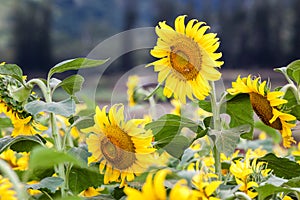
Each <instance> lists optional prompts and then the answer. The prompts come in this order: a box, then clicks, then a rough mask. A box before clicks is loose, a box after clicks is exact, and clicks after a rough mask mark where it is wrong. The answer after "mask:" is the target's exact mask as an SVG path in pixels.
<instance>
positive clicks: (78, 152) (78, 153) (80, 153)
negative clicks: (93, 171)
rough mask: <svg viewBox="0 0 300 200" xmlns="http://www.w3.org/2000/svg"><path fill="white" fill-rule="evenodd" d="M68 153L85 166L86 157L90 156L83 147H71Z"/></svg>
mask: <svg viewBox="0 0 300 200" xmlns="http://www.w3.org/2000/svg"><path fill="white" fill-rule="evenodd" d="M68 153H69V154H71V155H73V156H74V157H75V158H77V159H78V160H82V161H83V162H85V163H86V164H87V163H88V157H89V156H90V155H91V154H90V153H89V152H88V151H87V149H86V148H84V147H72V148H71V149H69V151H68Z"/></svg>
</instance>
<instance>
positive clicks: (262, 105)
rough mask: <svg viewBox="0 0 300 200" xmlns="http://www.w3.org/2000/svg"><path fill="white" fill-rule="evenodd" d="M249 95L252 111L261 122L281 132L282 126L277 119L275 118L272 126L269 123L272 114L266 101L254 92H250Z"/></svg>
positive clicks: (270, 107)
mask: <svg viewBox="0 0 300 200" xmlns="http://www.w3.org/2000/svg"><path fill="white" fill-rule="evenodd" d="M249 95H250V101H251V104H252V107H253V110H254V111H255V113H256V114H257V115H258V117H259V118H260V119H261V121H262V122H263V123H265V124H266V125H268V126H270V127H272V128H275V129H277V130H281V129H282V124H281V121H280V119H279V118H277V119H276V120H275V121H274V122H273V123H272V124H271V123H270V119H272V117H273V112H272V106H271V105H270V102H269V101H268V99H267V98H266V97H264V96H262V95H260V94H257V93H254V92H251V93H250V94H249Z"/></svg>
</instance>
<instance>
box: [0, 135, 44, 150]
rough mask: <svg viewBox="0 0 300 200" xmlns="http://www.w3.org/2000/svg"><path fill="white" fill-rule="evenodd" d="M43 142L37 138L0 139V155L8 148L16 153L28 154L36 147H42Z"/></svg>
mask: <svg viewBox="0 0 300 200" xmlns="http://www.w3.org/2000/svg"><path fill="white" fill-rule="evenodd" d="M43 144H44V141H43V140H41V138H40V137H38V136H18V137H4V138H0V153H1V152H3V151H4V150H5V149H7V148H8V147H10V148H11V149H12V150H14V151H17V152H24V151H26V152H29V151H31V150H32V149H33V148H34V147H36V146H37V145H43Z"/></svg>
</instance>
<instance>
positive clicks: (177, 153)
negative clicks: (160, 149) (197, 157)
mask: <svg viewBox="0 0 300 200" xmlns="http://www.w3.org/2000/svg"><path fill="white" fill-rule="evenodd" d="M189 146H190V141H189V139H188V138H186V137H184V136H182V135H177V136H175V137H174V138H173V139H172V141H171V142H170V143H168V144H167V145H166V146H164V150H166V151H167V152H168V153H169V154H170V155H172V156H173V157H175V158H180V157H181V156H182V154H183V153H184V151H185V150H186V149H187V148H188V147H189Z"/></svg>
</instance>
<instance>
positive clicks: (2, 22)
mask: <svg viewBox="0 0 300 200" xmlns="http://www.w3.org/2000/svg"><path fill="white" fill-rule="evenodd" d="M0 4H1V7H0V47H1V48H0V55H1V61H2V60H5V61H8V62H9V61H11V62H14V63H17V64H19V65H20V66H22V67H24V68H25V69H26V70H35V71H36V70H39V71H40V70H48V69H49V68H50V67H51V66H52V65H53V64H55V63H57V62H59V61H61V60H65V59H68V58H73V57H80V56H86V55H87V54H88V53H89V51H91V50H92V49H93V48H94V47H95V46H96V45H97V44H98V43H99V42H101V41H103V40H104V39H106V38H108V37H110V36H112V35H114V34H117V33H119V32H121V31H123V30H129V29H132V28H138V27H149V26H155V25H156V24H157V22H158V21H162V20H166V21H167V23H168V24H171V25H172V26H173V21H174V19H175V18H176V17H177V16H178V15H180V14H188V19H191V18H197V19H199V20H203V21H206V22H207V23H208V24H209V25H210V26H211V27H212V31H213V32H217V33H218V36H219V37H220V39H221V48H220V50H221V51H222V52H223V58H222V59H223V60H224V61H225V66H224V67H226V68H240V69H241V68H244V69H246V68H249V67H253V68H273V67H274V66H283V65H286V64H287V63H289V62H290V61H292V60H295V59H297V58H299V57H300V56H299V54H300V50H299V49H300V12H299V11H300V1H299V0H285V1H282V0H263V1H261V0H239V1H235V0H201V1H200V0H176V1H174V0H164V1H160V0H153V1H139V0H124V1H122V0H111V1H104V0H102V1H99V0H23V1H20V0H14V1H9V3H8V1H6V0H0ZM132 40H134V38H128V40H127V38H126V44H125V43H124V45H130V44H131V42H130V41H132ZM150 60H151V56H150V55H149V51H148V50H144V51H143V50H141V52H132V53H128V54H126V55H124V56H122V57H120V59H119V60H118V61H117V62H118V63H117V64H116V66H115V68H114V69H115V71H120V70H121V71H122V70H128V69H129V68H131V67H133V66H136V65H138V64H143V63H146V62H149V61H150Z"/></svg>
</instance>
